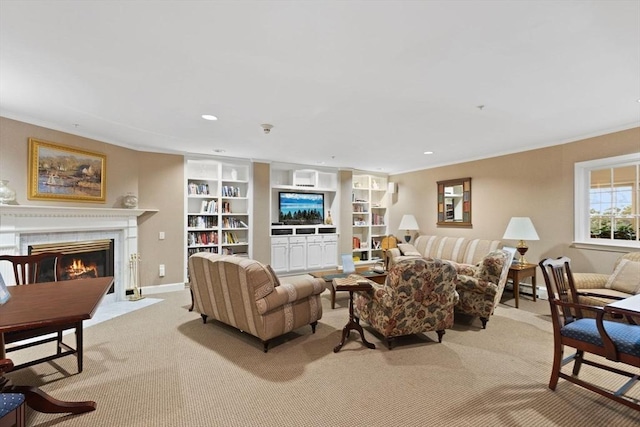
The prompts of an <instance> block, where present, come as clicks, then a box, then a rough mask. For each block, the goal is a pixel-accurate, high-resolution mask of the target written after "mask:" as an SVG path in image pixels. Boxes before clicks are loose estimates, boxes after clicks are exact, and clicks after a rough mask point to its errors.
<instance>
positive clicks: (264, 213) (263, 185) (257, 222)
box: [250, 163, 271, 264]
mask: <svg viewBox="0 0 640 427" xmlns="http://www.w3.org/2000/svg"><path fill="white" fill-rule="evenodd" d="M270 170H271V165H270V164H268V163H254V164H253V212H252V213H251V215H252V217H251V219H252V221H253V230H252V232H253V240H252V241H251V242H250V243H251V247H252V255H253V259H255V260H258V261H260V262H262V263H263V264H269V263H270V262H271V236H270V230H271V219H270V212H271V183H270V180H271V174H270Z"/></svg>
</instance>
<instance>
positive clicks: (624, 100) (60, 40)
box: [0, 0, 640, 173]
mask: <svg viewBox="0 0 640 427" xmlns="http://www.w3.org/2000/svg"><path fill="white" fill-rule="evenodd" d="M638 99H640V1H637V0H630V1H617V0H608V1H464V0H459V1H348V2H347V1H329V0H325V1H298V2H295V1H128V2H125V1H115V0H112V1H106V0H105V1H99V0H92V1H8V0H1V1H0V115H2V116H5V117H9V118H14V119H18V120H22V121H26V122H29V123H34V124H39V125H44V126H46V127H50V128H53V129H58V130H62V131H66V132H70V133H73V134H78V135H82V136H86V137H90V138H95V139H98V140H102V141H106V142H110V143H113V144H117V145H122V146H126V147H130V148H135V149H140V150H149V151H160V152H173V153H205V154H214V149H222V150H225V152H224V154H223V155H224V156H231V157H243V158H251V159H255V160H261V161H269V160H272V161H280V162H290V163H302V164H309V165H319V164H325V165H326V166H332V167H344V168H356V169H363V170H368V171H378V170H381V171H383V172H388V173H395V172H401V171H409V170H416V169H425V168H429V167H434V166H439V165H445V164H451V163H457V162H460V161H466V160H473V159H479V158H485V157H492V156H494V155H499V154H506V153H511V152H516V151H523V150H527V149H532V148H537V147H543V146H549V145H555V144H560V143H564V142H569V141H573V140H577V139H581V138H584V137H589V136H595V135H600V134H605V133H609V132H611V131H616V130H622V129H627V128H631V127H635V126H639V125H640V103H639V102H638ZM481 105H484V108H482V109H481V108H479V106H481ZM202 114H214V115H216V116H218V117H219V120H218V121H216V122H209V121H205V120H203V119H202V118H200V116H201V115H202ZM262 123H271V124H273V125H274V128H273V130H272V131H271V133H270V134H268V135H266V134H264V133H263V131H262V128H261V126H260V124H262ZM56 142H61V143H63V142H64V141H56ZM425 150H430V151H433V152H434V154H432V155H424V154H423V152H424V151H425ZM320 162H324V163H320Z"/></svg>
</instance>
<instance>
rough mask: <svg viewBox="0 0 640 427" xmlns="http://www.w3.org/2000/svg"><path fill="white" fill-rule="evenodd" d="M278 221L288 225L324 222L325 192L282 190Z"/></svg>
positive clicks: (279, 200)
mask: <svg viewBox="0 0 640 427" xmlns="http://www.w3.org/2000/svg"><path fill="white" fill-rule="evenodd" d="M278 210H279V216H278V221H280V222H282V223H284V224H287V225H305V224H322V223H324V194H322V193H303V192H295V191H291V192H285V191H282V192H280V194H279V197H278Z"/></svg>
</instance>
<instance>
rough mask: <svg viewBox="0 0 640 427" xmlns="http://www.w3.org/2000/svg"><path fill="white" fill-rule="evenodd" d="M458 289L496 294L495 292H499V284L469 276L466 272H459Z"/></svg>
mask: <svg viewBox="0 0 640 427" xmlns="http://www.w3.org/2000/svg"><path fill="white" fill-rule="evenodd" d="M456 289H457V290H458V291H468V292H475V293H477V294H488V295H493V296H495V294H496V293H497V292H498V285H496V284H495V283H492V282H488V281H486V280H484V279H478V278H476V277H471V276H467V275H466V274H459V275H458V282H457V283H456Z"/></svg>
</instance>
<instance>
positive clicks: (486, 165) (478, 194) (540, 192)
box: [390, 128, 640, 273]
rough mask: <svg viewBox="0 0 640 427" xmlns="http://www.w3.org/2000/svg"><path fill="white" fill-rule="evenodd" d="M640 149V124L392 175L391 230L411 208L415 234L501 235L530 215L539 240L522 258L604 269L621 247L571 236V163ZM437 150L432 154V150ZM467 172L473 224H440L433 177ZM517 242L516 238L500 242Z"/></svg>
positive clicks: (581, 268) (398, 232)
mask: <svg viewBox="0 0 640 427" xmlns="http://www.w3.org/2000/svg"><path fill="white" fill-rule="evenodd" d="M637 152H640V128H634V129H630V130H626V131H622V132H616V133H613V134H609V135H603V136H599V137H595V138H589V139H585V140H581V141H577V142H572V143H567V144H563V145H557V146H552V147H547V148H542V149H538V150H531V151H526V152H521V153H516V154H510V155H505V156H499V157H493V158H490V159H485V160H478V161H474V162H467V163H461V164H457V165H451V166H444V167H439V168H433V169H426V170H422V171H417V172H411V173H406V174H399V175H393V176H391V181H393V182H397V183H398V192H397V193H396V194H395V195H394V197H393V199H392V200H393V203H392V207H391V213H390V216H391V220H390V232H391V233H395V234H396V235H397V236H399V237H402V236H403V235H404V230H398V224H399V223H400V219H401V218H402V215H403V214H405V213H413V214H414V215H415V216H416V219H417V221H418V224H419V225H420V233H422V234H437V235H446V236H464V237H478V238H487V239H502V236H503V234H504V230H505V228H506V226H507V223H508V222H509V219H510V218H511V217H512V216H529V217H531V219H532V221H533V223H534V225H535V227H536V230H537V232H538V235H539V236H540V240H539V241H532V242H527V243H528V244H529V252H527V260H528V261H530V262H535V263H537V262H538V261H539V260H540V259H542V258H545V257H558V256H561V255H566V256H569V257H570V258H571V259H572V262H573V266H574V270H575V271H588V272H601V273H610V272H611V271H612V268H613V263H614V261H615V260H616V259H617V258H618V257H619V256H620V253H619V252H612V251H596V250H584V249H576V248H572V247H571V243H572V242H573V228H574V221H573V199H574V197H573V180H574V176H573V174H574V164H575V163H576V162H581V161H586V160H593V159H598V158H605V157H612V156H618V155H623V154H630V153H637ZM436 155H437V153H436ZM463 177H471V178H472V182H471V189H472V203H473V205H472V223H473V227H472V228H454V227H438V226H436V220H437V212H436V210H437V205H436V200H437V195H436V182H437V181H442V180H447V179H454V178H463ZM504 244H505V245H508V246H515V245H516V244H517V242H515V241H504Z"/></svg>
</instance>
